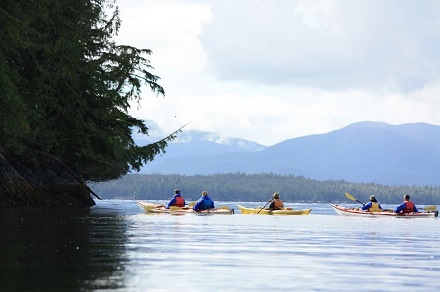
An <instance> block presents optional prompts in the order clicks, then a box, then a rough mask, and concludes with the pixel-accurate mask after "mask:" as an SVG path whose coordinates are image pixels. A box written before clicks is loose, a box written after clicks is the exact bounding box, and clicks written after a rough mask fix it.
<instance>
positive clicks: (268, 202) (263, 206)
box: [257, 199, 273, 214]
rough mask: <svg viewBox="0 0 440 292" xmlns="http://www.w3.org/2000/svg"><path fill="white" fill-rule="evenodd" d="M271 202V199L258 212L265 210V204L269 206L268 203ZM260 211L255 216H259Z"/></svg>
mask: <svg viewBox="0 0 440 292" xmlns="http://www.w3.org/2000/svg"><path fill="white" fill-rule="evenodd" d="M272 200H273V199H270V200H269V201H268V202H267V203H266V205H264V206H263V207H262V208H261V209H260V211H261V210H263V209H264V208H266V206H267V204H269V203H270V202H272ZM260 211H258V213H257V214H259V213H260Z"/></svg>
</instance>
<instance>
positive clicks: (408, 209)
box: [394, 195, 419, 213]
mask: <svg viewBox="0 0 440 292" xmlns="http://www.w3.org/2000/svg"><path fill="white" fill-rule="evenodd" d="M394 212H395V213H412V212H419V210H417V208H416V205H414V203H413V202H412V201H410V196H409V195H404V196H403V202H402V204H400V205H399V206H397V208H396V209H394Z"/></svg>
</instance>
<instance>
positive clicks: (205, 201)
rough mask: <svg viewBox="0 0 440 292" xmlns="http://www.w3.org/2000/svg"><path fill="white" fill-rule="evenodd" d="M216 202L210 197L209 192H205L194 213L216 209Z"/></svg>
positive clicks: (195, 206)
mask: <svg viewBox="0 0 440 292" xmlns="http://www.w3.org/2000/svg"><path fill="white" fill-rule="evenodd" d="M214 208H215V207H214V201H213V200H212V199H211V198H210V197H209V196H208V192H206V191H204V192H203V193H202V197H201V198H200V199H199V200H198V201H197V203H196V204H195V205H194V207H193V210H194V211H203V210H207V209H214Z"/></svg>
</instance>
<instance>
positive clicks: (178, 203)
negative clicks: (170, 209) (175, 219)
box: [174, 197, 185, 207]
mask: <svg viewBox="0 0 440 292" xmlns="http://www.w3.org/2000/svg"><path fill="white" fill-rule="evenodd" d="M175 199H176V202H175V203H174V206H177V207H185V199H183V197H176V198H175Z"/></svg>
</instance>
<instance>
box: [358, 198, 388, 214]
mask: <svg viewBox="0 0 440 292" xmlns="http://www.w3.org/2000/svg"><path fill="white" fill-rule="evenodd" d="M362 210H364V211H370V212H382V211H383V209H382V206H381V205H380V203H379V202H378V201H377V200H376V197H375V196H370V201H369V202H368V203H366V204H365V205H363V206H362Z"/></svg>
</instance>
